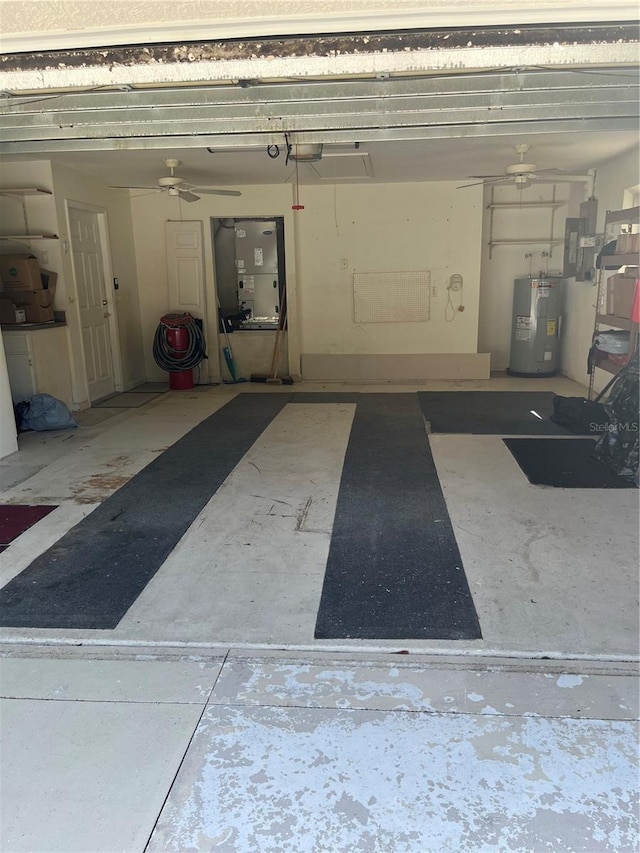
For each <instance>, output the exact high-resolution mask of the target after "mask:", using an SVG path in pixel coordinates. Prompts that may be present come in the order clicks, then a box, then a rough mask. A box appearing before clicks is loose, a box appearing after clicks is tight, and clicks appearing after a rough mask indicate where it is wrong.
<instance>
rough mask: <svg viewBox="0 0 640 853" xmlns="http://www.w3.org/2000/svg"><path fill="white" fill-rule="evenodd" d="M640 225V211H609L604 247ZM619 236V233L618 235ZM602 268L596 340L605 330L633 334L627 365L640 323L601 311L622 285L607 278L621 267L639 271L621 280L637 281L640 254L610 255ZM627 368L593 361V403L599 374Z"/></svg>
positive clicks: (633, 209)
mask: <svg viewBox="0 0 640 853" xmlns="http://www.w3.org/2000/svg"><path fill="white" fill-rule="evenodd" d="M639 224H640V207H630V208H626V209H625V210H608V211H607V214H606V217H605V221H604V244H605V245H606V244H607V243H608V242H609V241H610V240H612V239H617V238H618V236H619V235H620V229H621V228H622V226H627V227H629V228H634V227H635V228H637V227H638V225H639ZM616 232H618V233H617V234H616ZM602 261H603V263H602V265H601V266H600V268H599V269H598V281H597V287H598V290H597V293H596V316H595V322H594V325H593V338H592V340H595V338H596V336H597V335H598V333H599V332H603V331H605V329H604V328H603V327H607V326H608V327H612V326H613V328H614V329H621V330H623V331H625V332H628V333H629V344H628V355H627V358H626V361H627V362H628V360H629V358H630V357H631V355H632V354H633V352H634V351H635V348H636V346H637V342H638V323H637V322H635V321H633V320H632V319H631V318H629V319H625V318H624V317H616V316H614V315H613V314H602V313H601V311H602V309H603V308H604V309H605V310H606V308H607V307H608V289H609V287H610V285H609V283H608V282H609V281H611V283H612V284H613V287H614V288H616V286H617V285H618V280H619V277H616V276H611V277H609V276H607V272H612V271H615V270H618V269H620V267H635V268H636V273H635V275H634V274H627V276H622V277H621V278H622V279H623V280H624V279H625V278H626V279H629V278H630V279H631V280H632V281H633V278H634V277H637V275H638V269H639V268H640V255H639V254H638V253H637V252H632V253H630V254H624V255H606V256H604V257H603V258H602ZM623 367H624V364H620V363H618V362H616V361H611V359H610V358H600V359H599V360H596V359H595V358H594V359H593V364H592V367H591V373H590V375H589V393H588V398H589V400H593V398H594V390H595V389H594V385H595V372H596V369H597V370H604V372H605V373H612V374H613V375H614V376H615V375H616V374H617V373H619V372H620V370H622V368H623Z"/></svg>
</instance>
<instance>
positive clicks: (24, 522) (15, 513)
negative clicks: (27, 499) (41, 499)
mask: <svg viewBox="0 0 640 853" xmlns="http://www.w3.org/2000/svg"><path fill="white" fill-rule="evenodd" d="M54 509H57V507H55V506H26V505H24V504H0V545H8V544H9V543H10V542H13V540H14V539H16V538H17V537H18V536H20V534H21V533H24V532H25V530H28V529H29V528H30V527H33V525H34V524H36V523H37V522H38V521H40V519H41V518H44V517H45V515H49V513H50V512H53V510H54Z"/></svg>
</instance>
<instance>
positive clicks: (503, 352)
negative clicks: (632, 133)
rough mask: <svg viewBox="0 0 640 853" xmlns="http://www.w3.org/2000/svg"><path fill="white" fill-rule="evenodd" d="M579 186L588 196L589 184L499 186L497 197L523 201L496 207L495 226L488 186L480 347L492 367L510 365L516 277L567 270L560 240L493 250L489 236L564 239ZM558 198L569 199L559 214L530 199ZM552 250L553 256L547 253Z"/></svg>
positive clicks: (483, 243)
mask: <svg viewBox="0 0 640 853" xmlns="http://www.w3.org/2000/svg"><path fill="white" fill-rule="evenodd" d="M576 186H577V187H578V192H579V193H582V196H583V197H584V196H585V190H584V187H585V185H584V184H578V185H575V184H556V185H555V196H554V185H553V184H534V185H532V186H531V187H528V188H527V189H526V190H523V191H522V192H520V191H519V190H517V189H516V188H515V187H511V186H500V187H495V188H494V191H493V201H494V202H496V203H499V204H500V203H502V204H506V203H513V204H518V205H521V206H518V207H515V208H513V207H505V208H498V209H494V211H493V227H491V210H490V209H489V208H488V207H487V205H489V204H490V203H491V199H492V195H491V190H490V189H489V188H487V189H486V190H485V200H484V203H485V214H484V227H483V235H482V284H481V290H480V325H479V348H480V351H481V352H490V353H491V369H492V370H498V371H499V370H505V369H506V368H507V367H508V365H509V349H510V344H511V314H512V306H513V281H514V279H515V278H518V277H520V276H523V275H524V276H527V275H529V274H530V273H531V272H533V273H534V274H538V273H539V272H540V271H544V272H548V273H554V272H555V273H558V274H561V272H562V259H563V245H562V243H560V245H557V246H554V247H551V248H550V246H549V244H548V243H547V244H545V243H544V242H541V243H539V244H538V243H537V244H513V245H499V246H494V247H493V249H492V250H490V247H489V241H490V240H491V239H493V240H496V241H497V240H527V239H537V238H548V237H550V236H551V235H553V237H554V239H558V240H562V239H563V237H564V229H565V219H566V218H567V216H568V215H569V213H568V211H569V209H570V208H569V199H570V197H571V196H572V190H571V187H576ZM461 192H467V190H461ZM554 197H555V199H556V200H559V201H563V200H564V201H565V204H563V206H562V207H558V208H556V209H555V213H554V212H553V208H550V207H536V206H531V207H527V203H529V204H531V203H538V202H546V201H551V200H552V199H553V198H554ZM582 200H584V198H582ZM552 219H553V223H552ZM549 252H551V256H550V257H546V254H548V253H549ZM527 255H531V257H527Z"/></svg>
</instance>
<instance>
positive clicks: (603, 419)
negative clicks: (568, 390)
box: [551, 394, 609, 436]
mask: <svg viewBox="0 0 640 853" xmlns="http://www.w3.org/2000/svg"><path fill="white" fill-rule="evenodd" d="M551 420H552V421H553V422H554V423H556V424H560V426H563V427H565V428H566V429H568V430H571V432H573V433H575V434H576V435H598V436H600V435H601V434H602V432H603V431H604V430H606V429H607V428H608V426H609V416H608V414H607V410H606V409H605V407H604V406H603V404H602V403H597V402H595V400H587V399H585V398H584V397H561V396H560V395H559V394H556V395H555V396H554V398H553V414H552V415H551Z"/></svg>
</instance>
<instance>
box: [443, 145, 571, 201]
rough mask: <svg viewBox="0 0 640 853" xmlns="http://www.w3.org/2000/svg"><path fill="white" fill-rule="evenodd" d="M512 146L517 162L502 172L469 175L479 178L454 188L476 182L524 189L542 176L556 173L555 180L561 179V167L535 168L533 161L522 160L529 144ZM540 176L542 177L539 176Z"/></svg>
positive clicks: (475, 184)
mask: <svg viewBox="0 0 640 853" xmlns="http://www.w3.org/2000/svg"><path fill="white" fill-rule="evenodd" d="M514 148H515V150H516V153H517V154H518V155H519V157H520V160H519V162H518V163H513V164H512V165H511V166H507V168H506V169H505V170H504V174H502V175H469V177H470V178H478V179H479V180H478V181H476V182H474V183H473V184H463V185H462V186H460V187H456V189H459V190H462V189H464V188H465V187H476V186H478V184H489V185H490V186H496V185H498V184H513V185H514V186H515V187H517V188H518V189H520V190H524V189H526V188H527V187H529V186H531V184H532V183H534V182H535V181H536V180H539V179H540V180H544V176H547V175H552V174H555V175H558V178H557V180H562V176H563V175H564V174H565V173H564V172H563V170H562V169H537V168H536V165H535V163H525V162H524V156H525V154H526V153H527V151H529V149H530V148H531V146H530V145H527V144H526V143H521V144H519V145H514ZM540 176H543V177H542V178H541V177H540Z"/></svg>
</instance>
